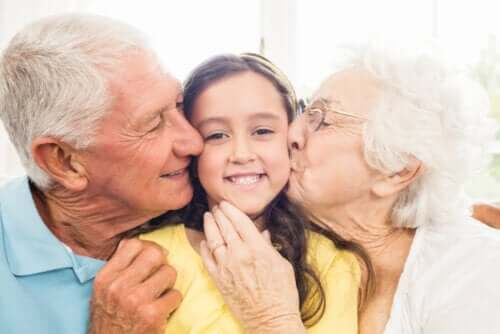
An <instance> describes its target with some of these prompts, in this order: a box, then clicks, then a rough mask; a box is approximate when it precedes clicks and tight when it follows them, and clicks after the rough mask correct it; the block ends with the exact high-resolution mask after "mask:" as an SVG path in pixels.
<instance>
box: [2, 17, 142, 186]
mask: <svg viewBox="0 0 500 334" xmlns="http://www.w3.org/2000/svg"><path fill="white" fill-rule="evenodd" d="M148 49H149V46H148V45H147V43H146V40H145V38H144V37H143V35H142V34H141V33H140V32H139V31H137V30H136V29H135V28H133V27H131V26H129V25H126V24H124V23H121V22H118V21H115V20H112V19H109V18H106V17H102V16H95V15H87V14H66V15H60V16H53V17H48V18H45V19H42V20H40V21H38V22H35V23H33V24H31V25H29V26H27V27H26V28H24V29H23V30H22V31H21V32H19V33H18V34H17V35H15V36H14V38H13V39H12V40H11V42H10V44H9V45H8V47H7V48H6V50H5V51H4V53H3V54H2V57H1V59H0V117H1V119H2V120H3V122H4V125H5V128H6V129H7V132H8V133H9V136H10V139H11V140H12V142H13V143H14V145H15V147H16V149H17V151H18V153H19V156H20V159H21V162H22V164H23V165H24V167H25V168H26V171H27V174H28V176H29V177H30V179H31V180H33V182H34V183H35V184H37V186H39V187H40V188H42V189H48V188H50V186H51V185H52V180H51V178H50V177H49V175H47V173H45V172H44V171H43V170H42V169H40V168H39V167H38V166H37V164H36V163H35V161H34V160H33V157H32V154H31V144H32V141H33V140H34V139H35V138H37V137H41V136H50V137H54V138H58V139H60V140H62V141H64V142H66V143H68V144H71V145H73V146H74V147H75V148H77V149H82V148H85V147H87V146H88V145H90V144H91V143H92V141H93V138H94V135H95V132H96V130H97V124H98V121H99V120H100V119H102V117H103V116H104V115H105V113H106V112H107V111H109V110H110V107H111V104H112V97H111V95H110V93H109V80H110V78H111V76H112V75H113V72H114V71H116V70H118V69H119V67H120V65H122V60H123V58H124V56H125V55H126V54H127V53H128V52H131V51H133V50H148Z"/></svg>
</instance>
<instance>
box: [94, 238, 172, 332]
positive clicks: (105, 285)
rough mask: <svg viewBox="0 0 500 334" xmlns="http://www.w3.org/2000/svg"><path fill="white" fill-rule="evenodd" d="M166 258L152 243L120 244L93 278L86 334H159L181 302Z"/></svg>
mask: <svg viewBox="0 0 500 334" xmlns="http://www.w3.org/2000/svg"><path fill="white" fill-rule="evenodd" d="M166 258H167V253H166V250H164V249H163V248H161V247H160V246H158V245H157V244H155V243H153V242H150V241H142V240H138V239H130V240H123V241H122V242H121V243H120V245H119V246H118V249H117V251H116V253H115V254H114V255H113V257H112V258H111V260H110V261H109V262H108V263H107V264H106V265H105V266H104V267H103V269H101V271H100V272H99V273H98V274H97V276H96V279H95V282H94V292H93V295H92V300H91V310H90V323H89V329H88V333H89V334H115V333H116V334H118V333H120V334H127V333H129V334H132V333H141V334H157V333H163V332H164V330H165V325H166V323H167V318H168V317H169V315H170V313H172V312H173V311H174V310H175V309H176V308H177V307H178V306H179V304H180V302H181V299H182V297H181V294H180V292H178V291H177V290H173V289H172V287H173V286H174V283H175V279H176V275H177V274H176V272H175V269H174V268H172V267H171V266H169V265H168V264H167V259H166Z"/></svg>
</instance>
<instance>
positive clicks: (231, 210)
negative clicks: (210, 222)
mask: <svg viewBox="0 0 500 334" xmlns="http://www.w3.org/2000/svg"><path fill="white" fill-rule="evenodd" d="M219 209H220V211H222V213H223V214H224V216H225V217H227V218H226V219H227V220H228V221H230V222H231V227H232V228H233V229H234V230H235V231H236V233H237V234H238V235H239V236H240V237H241V239H243V240H244V241H246V242H248V243H250V244H252V245H259V244H261V243H262V237H261V235H260V232H259V230H258V229H257V227H256V226H255V224H254V222H253V221H252V220H251V219H250V218H249V217H248V216H247V215H246V214H245V213H243V212H242V211H241V210H239V209H238V208H236V207H235V206H234V205H232V204H230V203H229V202H225V201H222V202H221V203H220V204H219Z"/></svg>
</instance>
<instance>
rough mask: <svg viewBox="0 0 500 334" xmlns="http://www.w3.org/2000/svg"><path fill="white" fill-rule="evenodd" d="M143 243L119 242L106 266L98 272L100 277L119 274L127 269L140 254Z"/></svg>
mask: <svg viewBox="0 0 500 334" xmlns="http://www.w3.org/2000/svg"><path fill="white" fill-rule="evenodd" d="M142 247H143V241H141V240H138V239H126V240H122V241H120V244H119V245H118V248H117V250H116V252H115V254H113V256H112V257H111V259H110V260H109V261H108V263H106V265H105V266H104V267H103V268H102V269H101V271H100V272H99V274H100V276H106V277H107V276H109V275H113V276H114V275H115V274H116V273H119V272H120V271H122V270H123V269H125V268H127V267H128V266H129V265H130V263H132V261H134V259H135V257H136V256H137V255H138V254H139V253H140V252H141V250H142Z"/></svg>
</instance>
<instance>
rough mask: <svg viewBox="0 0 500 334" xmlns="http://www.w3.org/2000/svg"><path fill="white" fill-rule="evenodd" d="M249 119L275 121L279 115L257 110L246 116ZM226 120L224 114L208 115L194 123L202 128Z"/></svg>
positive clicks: (222, 122)
mask: <svg viewBox="0 0 500 334" xmlns="http://www.w3.org/2000/svg"><path fill="white" fill-rule="evenodd" d="M248 119H249V120H251V121H253V120H256V119H257V120H271V121H277V120H279V119H280V118H279V116H278V115H276V114H275V113H272V112H268V111H259V112H256V113H253V114H251V115H250V117H249V118H248ZM227 123H228V120H227V117H224V116H213V117H208V118H205V119H203V120H201V121H200V122H199V123H197V124H196V127H197V128H202V127H204V126H207V125H210V124H219V125H220V124H227Z"/></svg>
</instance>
